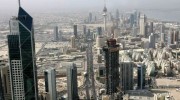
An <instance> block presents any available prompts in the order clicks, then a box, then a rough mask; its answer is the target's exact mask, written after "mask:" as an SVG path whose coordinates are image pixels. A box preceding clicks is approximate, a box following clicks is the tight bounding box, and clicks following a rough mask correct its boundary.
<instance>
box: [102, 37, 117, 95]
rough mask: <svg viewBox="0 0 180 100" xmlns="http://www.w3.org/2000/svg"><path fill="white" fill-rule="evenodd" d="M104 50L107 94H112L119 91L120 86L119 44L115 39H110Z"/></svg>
mask: <svg viewBox="0 0 180 100" xmlns="http://www.w3.org/2000/svg"><path fill="white" fill-rule="evenodd" d="M103 51H104V52H105V66H106V94H108V95H111V94H113V93H116V92H118V89H117V88H118V87H119V80H120V79H119V45H117V44H116V40H115V39H109V40H107V46H105V47H103Z"/></svg>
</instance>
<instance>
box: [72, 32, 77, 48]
mask: <svg viewBox="0 0 180 100" xmlns="http://www.w3.org/2000/svg"><path fill="white" fill-rule="evenodd" d="M75 42H76V41H75V36H74V35H73V36H71V48H76V43H75Z"/></svg>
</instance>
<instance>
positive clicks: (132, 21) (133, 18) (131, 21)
mask: <svg viewBox="0 0 180 100" xmlns="http://www.w3.org/2000/svg"><path fill="white" fill-rule="evenodd" d="M134 20H135V16H134V14H130V26H131V27H133V25H134Z"/></svg>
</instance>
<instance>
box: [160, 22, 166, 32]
mask: <svg viewBox="0 0 180 100" xmlns="http://www.w3.org/2000/svg"><path fill="white" fill-rule="evenodd" d="M160 32H161V33H165V26H164V24H161V27H160Z"/></svg>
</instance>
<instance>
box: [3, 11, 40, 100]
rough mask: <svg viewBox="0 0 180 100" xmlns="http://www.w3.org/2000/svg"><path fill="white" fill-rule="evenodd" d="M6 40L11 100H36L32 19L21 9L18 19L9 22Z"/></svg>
mask: <svg viewBox="0 0 180 100" xmlns="http://www.w3.org/2000/svg"><path fill="white" fill-rule="evenodd" d="M7 38H8V48H9V64H10V73H11V82H12V83H11V85H12V99H13V100H17V99H18V100H37V97H38V96H37V95H38V89H37V72H36V64H35V54H34V53H35V43H34V29H33V18H32V17H31V16H30V15H29V14H28V13H27V12H26V11H25V10H24V9H23V8H22V7H19V13H18V17H17V18H12V19H11V20H10V34H9V35H8V36H7ZM15 70H16V71H15ZM18 82H19V83H18ZM16 83H18V84H16Z"/></svg>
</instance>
